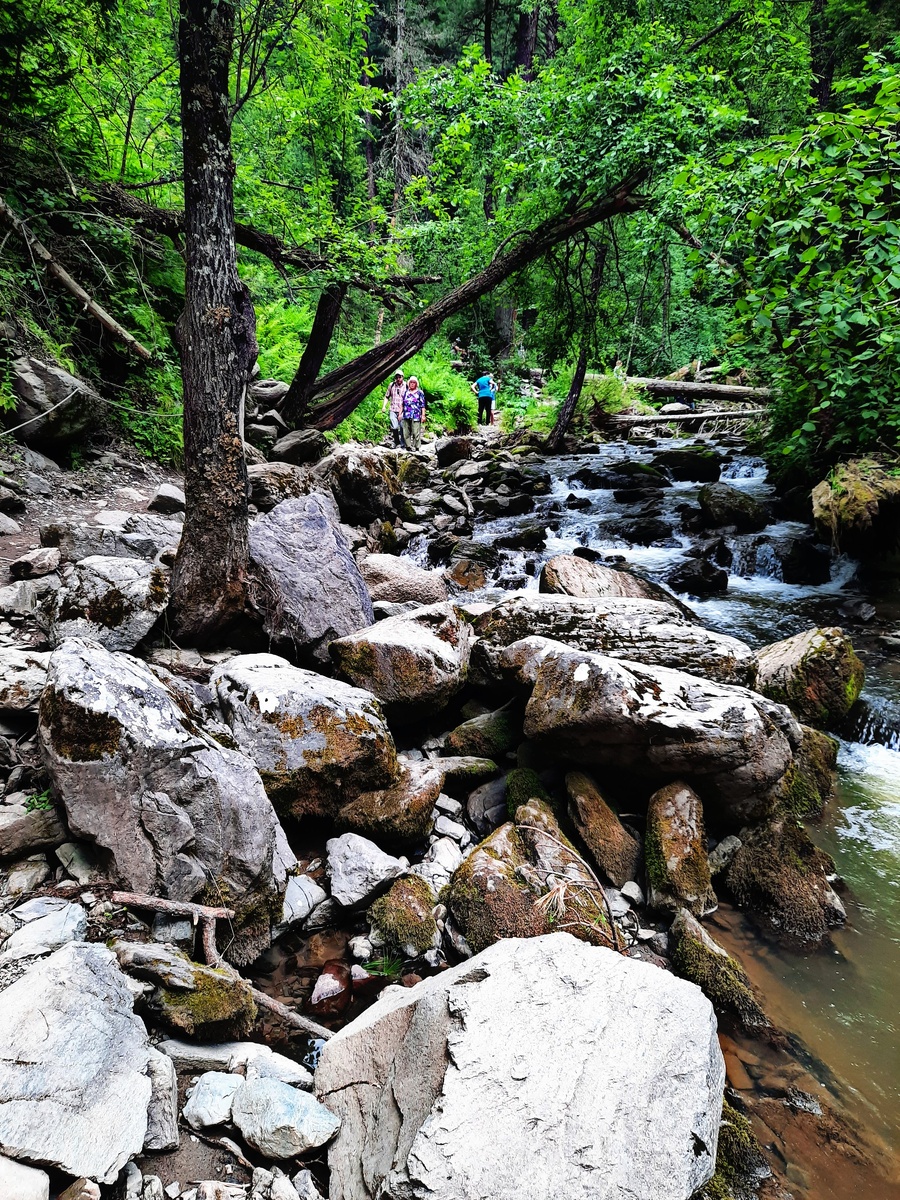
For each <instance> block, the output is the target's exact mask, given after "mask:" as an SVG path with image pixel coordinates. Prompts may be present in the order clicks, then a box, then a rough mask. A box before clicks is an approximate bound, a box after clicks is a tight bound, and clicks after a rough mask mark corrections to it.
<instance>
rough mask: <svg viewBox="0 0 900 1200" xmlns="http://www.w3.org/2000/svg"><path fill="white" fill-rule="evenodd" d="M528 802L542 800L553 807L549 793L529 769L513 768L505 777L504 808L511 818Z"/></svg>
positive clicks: (536, 774) (534, 772)
mask: <svg viewBox="0 0 900 1200" xmlns="http://www.w3.org/2000/svg"><path fill="white" fill-rule="evenodd" d="M529 800H542V801H543V802H544V804H548V805H549V806H550V807H551V808H552V807H553V801H552V799H551V797H550V793H549V792H548V791H547V789H546V788H545V787H544V785H543V784H542V783H541V781H540V777H539V776H538V773H537V771H532V770H531V768H530V767H515V768H514V769H513V770H512V771H510V773H509V774H508V775H507V777H506V808H507V811H508V813H509V815H510V816H511V817H514V816H515V815H516V811H517V810H518V809H519V808H521V806H522V805H523V804H527V803H528V801H529Z"/></svg>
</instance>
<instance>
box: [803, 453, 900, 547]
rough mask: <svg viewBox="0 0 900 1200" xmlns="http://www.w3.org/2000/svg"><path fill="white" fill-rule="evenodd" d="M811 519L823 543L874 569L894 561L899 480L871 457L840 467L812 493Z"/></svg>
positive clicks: (897, 539)
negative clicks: (839, 548) (875, 566)
mask: <svg viewBox="0 0 900 1200" xmlns="http://www.w3.org/2000/svg"><path fill="white" fill-rule="evenodd" d="M812 508H813V519H814V521H815V523H816V528H817V529H818V531H819V534H820V536H821V538H822V540H823V541H826V542H828V543H829V544H831V545H834V546H840V547H842V548H844V549H847V550H849V551H850V552H851V553H852V554H853V555H854V556H855V557H859V558H864V559H872V560H873V563H872V565H876V564H877V563H878V562H879V561H881V562H882V563H884V562H886V561H888V562H890V561H893V560H895V556H896V552H897V549H898V542H900V538H898V529H900V522H898V520H897V518H898V514H900V479H898V478H897V477H896V476H894V475H892V474H890V473H889V468H888V465H887V460H886V461H885V463H884V464H883V465H882V464H880V463H878V462H877V461H875V460H874V459H872V458H866V459H861V460H860V459H857V460H852V459H851V461H850V462H846V463H841V464H840V465H839V466H837V467H836V468H835V469H834V470H833V471H832V472H831V474H830V476H829V478H828V479H823V480H822V482H821V483H818V484H816V486H815V487H814V488H813V491H812Z"/></svg>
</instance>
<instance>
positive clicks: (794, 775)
mask: <svg viewBox="0 0 900 1200" xmlns="http://www.w3.org/2000/svg"><path fill="white" fill-rule="evenodd" d="M837 751H838V744H837V742H836V741H835V740H834V738H830V737H829V736H828V734H826V733H822V732H821V731H820V730H818V729H812V728H810V726H808V725H805V726H803V741H802V743H801V745H800V748H799V749H798V750H797V752H796V753H795V755H794V759H793V762H792V763H791V765H790V766H789V767H788V769H787V771H786V772H785V774H784V777H783V778H782V780H781V782H780V783H779V785H778V799H777V802H776V808H775V811H776V813H778V814H782V815H789V816H794V817H808V816H815V815H816V814H818V813H820V812H821V811H822V809H823V808H824V807H825V804H826V803H827V801H828V800H829V799H830V798H831V796H832V795H833V794H834V784H835V766H836V764H837Z"/></svg>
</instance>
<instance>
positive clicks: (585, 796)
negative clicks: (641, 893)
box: [566, 771, 641, 888]
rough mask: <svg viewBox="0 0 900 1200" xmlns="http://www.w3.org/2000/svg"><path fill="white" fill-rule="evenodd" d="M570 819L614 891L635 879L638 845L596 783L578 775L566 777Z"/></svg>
mask: <svg viewBox="0 0 900 1200" xmlns="http://www.w3.org/2000/svg"><path fill="white" fill-rule="evenodd" d="M566 792H567V793H568V797H569V816H570V817H571V818H572V823H573V824H574V826H575V828H576V829H577V830H578V833H579V835H580V837H581V839H582V841H583V842H584V844H585V845H586V846H587V848H588V850H589V851H590V853H591V857H592V858H593V860H594V862H595V863H596V864H597V866H598V867H599V868H600V871H601V872H602V873H603V875H605V876H606V878H607V879H608V880H609V881H610V883H612V884H613V885H614V886H615V887H617V888H620V887H622V886H623V884H626V883H627V882H628V880H629V879H637V877H638V870H639V868H640V863H641V847H640V843H639V842H638V841H637V839H636V838H635V837H633V836H632V835H631V834H630V833H629V832H628V830H627V829H625V828H624V827H623V826H622V822H621V821H620V820H619V818H618V817H617V816H616V814H615V813H614V812H613V810H612V809H611V808H610V806H609V805H608V804H607V803H606V801H605V800H604V799H603V796H602V795H601V794H600V789H599V788H598V787H597V784H596V782H595V781H594V780H593V779H592V778H591V777H590V775H585V774H583V773H582V772H581V771H570V772H569V773H568V774H567V775H566Z"/></svg>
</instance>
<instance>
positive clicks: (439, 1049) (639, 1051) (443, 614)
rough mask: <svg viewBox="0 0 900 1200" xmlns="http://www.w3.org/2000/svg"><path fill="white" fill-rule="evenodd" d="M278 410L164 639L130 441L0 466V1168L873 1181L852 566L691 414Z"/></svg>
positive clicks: (151, 519) (883, 911) (348, 1179)
mask: <svg viewBox="0 0 900 1200" xmlns="http://www.w3.org/2000/svg"><path fill="white" fill-rule="evenodd" d="M257 424H258V425H259V426H260V427H261V428H266V424H265V414H262V415H259V414H257ZM277 433H278V431H277V430H275V431H274V432H273V434H272V436H269V435H268V434H267V435H266V437H265V439H263V442H264V444H265V447H266V450H267V452H268V453H269V455H270V460H269V461H267V460H266V459H265V458H263V455H262V454H261V453H258V452H255V453H253V458H254V460H255V461H254V462H253V463H252V465H251V467H250V476H251V488H252V501H253V511H254V519H253V524H252V528H251V553H252V557H253V562H254V564H255V567H256V569H257V570H258V571H260V572H263V573H265V576H266V578H267V580H268V581H269V585H270V587H271V589H272V591H273V595H274V596H275V598H276V601H277V602H275V603H273V604H271V605H270V607H269V609H268V610H267V616H266V627H265V630H264V631H259V630H257V631H256V632H255V633H254V632H253V631H252V630H250V629H249V628H248V631H247V633H246V636H243V637H242V638H241V639H235V642H236V644H233V645H231V646H227V647H226V646H223V647H221V648H219V649H217V650H215V651H204V652H202V653H201V652H198V651H196V650H193V649H190V648H184V647H178V646H175V645H173V644H172V642H171V640H170V639H169V638H168V637H167V634H166V627H165V608H166V604H167V599H168V575H169V568H170V566H171V563H172V560H173V555H174V551H175V548H176V547H177V543H178V539H179V536H180V527H181V521H182V511H183V504H184V501H183V496H181V494H180V492H179V489H178V480H177V479H176V478H175V477H174V476H172V475H171V474H170V473H169V474H167V473H163V472H160V471H158V470H156V469H155V468H154V467H152V466H149V465H145V464H139V463H136V462H134V461H133V460H132V459H131V457H130V456H129V455H128V454H127V453H119V452H114V451H113V450H112V449H110V448H107V449H105V450H103V451H97V452H96V453H95V454H94V455H93V456H92V457H90V458H89V459H88V462H87V465H85V466H82V467H81V468H80V469H79V470H77V471H72V470H65V471H61V470H60V469H59V468H58V467H57V466H56V464H55V463H54V462H53V461H52V460H50V459H47V458H45V457H44V456H42V455H41V454H38V453H36V452H34V451H21V450H15V451H14V450H12V449H10V450H9V451H8V453H7V457H6V458H5V459H4V461H2V462H0V471H2V473H3V478H2V479H0V510H2V515H4V520H5V522H6V524H5V525H3V527H2V530H0V533H2V537H0V552H2V554H3V556H4V560H5V561H4V562H3V564H2V565H3V567H4V568H5V569H6V574H5V577H0V783H2V795H0V1200H32V1197H33V1198H34V1200H47V1198H48V1197H51V1196H52V1197H57V1196H59V1197H60V1198H62V1197H64V1198H65V1200H91V1198H94V1200H96V1198H97V1197H100V1196H103V1197H116V1200H163V1197H169V1198H170V1200H175V1198H176V1197H181V1198H183V1200H213V1198H216V1200H236V1198H237V1197H241V1198H242V1200H243V1198H245V1197H249V1198H250V1200H298V1198H299V1200H315V1197H317V1196H321V1195H324V1196H328V1197H330V1200H375V1198H376V1197H377V1198H379V1200H413V1198H423V1197H426V1196H427V1197H429V1198H431V1200H469V1198H471V1200H475V1198H476V1197H477V1198H486V1197H491V1198H492V1200H506V1198H510V1200H511V1198H512V1197H516V1200H532V1198H533V1200H543V1198H544V1197H547V1196H561V1197H563V1196H564V1197H566V1198H570V1197H571V1198H573V1200H577V1198H579V1197H584V1198H585V1200H587V1198H588V1197H599V1196H603V1197H605V1198H607V1200H624V1198H625V1197H629V1198H633V1197H639V1198H640V1200H690V1198H691V1197H697V1198H698V1200H700V1198H705V1200H725V1198H726V1197H729V1196H731V1197H733V1200H742V1198H744V1197H752V1196H756V1195H758V1196H761V1197H764V1198H768V1200H775V1198H779V1200H784V1198H786V1197H788V1196H794V1197H796V1198H797V1200H805V1198H808V1200H813V1198H815V1200H829V1198H830V1197H835V1198H837V1197H846V1196H848V1195H851V1194H853V1195H858V1196H860V1197H865V1198H867V1200H881V1198H888V1197H900V1164H898V1161H897V1159H896V1157H895V1156H894V1154H893V1153H892V1149H891V1147H892V1143H893V1145H896V1137H897V1134H898V1132H900V1103H898V1097H897V1089H896V1082H895V1081H896V1068H897V1063H896V1061H895V1056H896V1004H895V999H894V994H895V981H896V978H897V967H898V965H900V964H898V951H897V942H896V935H895V933H894V932H892V930H893V929H895V928H896V924H895V922H896V918H897V916H898V915H900V913H898V911H897V900H896V879H897V873H896V867H897V862H898V859H900V838H898V835H897V829H898V828H900V824H898V820H897V818H898V808H897V803H898V802H897V796H898V784H900V753H898V731H900V719H898V717H900V714H898V705H897V700H896V679H897V673H898V665H897V664H898V660H897V657H896V651H897V647H898V644H900V638H898V635H897V633H896V632H895V630H896V627H897V622H898V619H900V606H898V604H897V599H896V593H895V592H892V590H891V587H890V586H887V585H873V584H871V583H869V582H866V580H865V578H864V577H861V576H860V572H859V569H858V564H857V563H856V562H854V561H853V560H852V559H850V558H848V557H845V556H838V555H836V554H835V553H833V551H832V549H831V547H830V545H829V544H828V543H827V542H822V541H821V540H820V536H819V534H817V532H816V530H815V529H814V527H813V525H812V513H811V509H810V506H809V503H808V497H805V498H804V496H803V495H800V496H797V495H790V494H788V495H785V496H783V497H779V496H777V495H776V493H775V491H774V489H773V488H772V487H771V486H770V484H769V482H768V481H767V478H766V472H765V468H764V465H763V463H762V462H761V460H758V459H755V458H753V457H752V456H751V455H749V454H748V453H747V452H746V450H745V448H744V447H743V446H742V445H741V443H740V442H739V440H737V439H733V438H728V437H722V438H719V439H718V440H715V441H714V440H709V439H703V438H693V439H688V440H677V439H673V438H668V439H659V440H654V439H652V438H641V439H640V440H639V441H636V442H635V441H633V442H631V443H603V442H600V441H599V440H598V441H597V442H596V443H595V442H594V441H588V442H584V443H581V444H577V445H576V444H572V445H571V446H570V447H569V451H568V452H567V453H566V454H563V455H560V456H558V457H554V458H552V459H550V458H546V457H544V456H542V455H541V454H540V453H539V452H538V451H537V450H535V449H534V448H533V447H531V446H529V445H527V444H526V445H506V444H505V443H504V442H503V441H502V439H499V438H497V437H496V435H494V434H493V432H492V433H491V435H489V436H488V437H486V438H485V437H474V436H473V437H457V438H450V439H444V440H443V441H440V442H438V443H437V444H435V443H431V444H429V445H427V446H426V449H425V451H424V452H423V453H421V454H417V455H412V454H410V455H406V454H402V453H400V454H398V453H397V452H395V451H393V450H389V449H387V448H384V447H368V446H355V445H349V446H341V447H338V446H335V447H332V448H330V449H329V448H327V447H326V446H325V444H324V441H323V439H322V438H321V436H320V435H315V434H311V433H300V434H291V435H288V436H286V437H282V438H280V440H276V436H277ZM257 440H258V439H257ZM273 443H274V444H273ZM819 533H820V534H821V530H820V531H819ZM879 586H881V590H879ZM864 678H865V684H864ZM166 902H168V903H166ZM891 1055H894V1060H892V1058H891Z"/></svg>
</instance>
